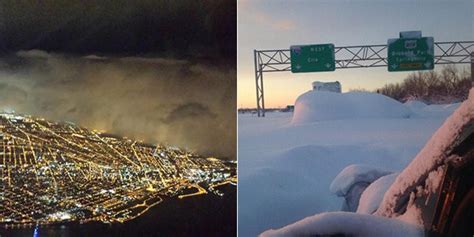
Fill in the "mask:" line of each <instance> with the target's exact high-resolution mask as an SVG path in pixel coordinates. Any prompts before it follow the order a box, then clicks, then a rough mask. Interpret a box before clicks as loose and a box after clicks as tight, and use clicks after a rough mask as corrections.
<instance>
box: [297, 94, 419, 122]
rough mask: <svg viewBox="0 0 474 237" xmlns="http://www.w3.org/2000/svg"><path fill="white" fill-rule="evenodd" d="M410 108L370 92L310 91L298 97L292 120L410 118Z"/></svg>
mask: <svg viewBox="0 0 474 237" xmlns="http://www.w3.org/2000/svg"><path fill="white" fill-rule="evenodd" d="M411 114H412V113H411V110H410V109H408V108H407V107H406V106H404V105H403V104H402V103H400V102H398V101H396V100H394V99H392V98H389V97H387V96H384V95H381V94H377V93H370V92H348V93H333V92H325V91H308V92H306V93H304V94H302V95H300V96H299V97H298V99H297V100H296V103H295V114H294V116H293V120H292V123H293V124H299V123H310V122H316V121H324V120H338V119H360V118H408V117H410V115H411Z"/></svg>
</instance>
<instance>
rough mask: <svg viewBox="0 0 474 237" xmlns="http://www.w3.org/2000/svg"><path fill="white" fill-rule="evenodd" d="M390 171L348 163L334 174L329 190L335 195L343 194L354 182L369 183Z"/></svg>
mask: <svg viewBox="0 0 474 237" xmlns="http://www.w3.org/2000/svg"><path fill="white" fill-rule="evenodd" d="M390 173H391V172H388V171H385V170H381V169H379V168H375V167H372V166H368V165H349V166H347V167H346V168H344V169H343V170H342V171H341V172H340V173H339V174H338V175H337V176H336V178H335V179H334V180H333V181H332V183H331V186H330V187H329V190H331V192H332V193H334V194H336V195H337V196H340V197H341V196H345V195H346V194H347V191H349V189H350V188H351V187H352V185H354V184H355V183H369V184H370V183H372V182H373V181H374V180H376V179H378V178H380V177H382V176H385V175H387V174H390Z"/></svg>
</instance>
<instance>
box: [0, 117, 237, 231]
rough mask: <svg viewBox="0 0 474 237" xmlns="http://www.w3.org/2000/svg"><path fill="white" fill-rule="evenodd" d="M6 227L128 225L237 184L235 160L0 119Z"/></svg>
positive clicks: (64, 126) (69, 127)
mask: <svg viewBox="0 0 474 237" xmlns="http://www.w3.org/2000/svg"><path fill="white" fill-rule="evenodd" d="M0 129H1V133H0V137H1V138H2V140H1V142H2V145H1V148H0V150H1V152H0V156H1V158H0V160H1V161H0V172H1V179H2V183H1V184H0V187H1V190H2V196H1V197H0V201H1V204H2V205H1V207H0V223H1V225H2V227H4V228H9V227H10V228H16V227H18V228H21V227H24V226H32V225H38V224H39V225H46V224H52V223H57V222H67V221H78V222H81V223H85V222H88V221H101V222H104V223H110V222H125V221H128V220H131V219H134V218H136V217H138V216H140V215H141V214H143V213H144V212H146V211H147V210H148V209H149V208H151V207H153V206H155V205H158V204H159V203H160V202H161V201H163V199H167V198H169V197H173V196H177V197H178V198H180V199H182V198H187V197H190V196H194V195H200V194H207V193H208V192H211V193H213V194H215V195H219V196H222V195H224V193H222V192H220V191H219V186H221V185H225V184H229V183H233V184H234V185H235V184H236V182H237V180H236V169H235V168H236V167H235V163H234V162H226V161H222V160H219V159H216V158H213V157H208V158H205V157H200V156H198V155H195V154H193V153H190V152H187V151H184V150H181V149H179V148H175V147H166V146H161V145H150V144H145V143H142V142H137V141H134V140H131V139H127V138H121V137H117V136H114V135H110V134H103V133H100V132H98V131H89V130H87V129H85V128H81V127H79V126H76V125H74V124H71V123H56V122H52V121H47V120H44V119H38V118H32V117H29V116H20V115H15V114H0Z"/></svg>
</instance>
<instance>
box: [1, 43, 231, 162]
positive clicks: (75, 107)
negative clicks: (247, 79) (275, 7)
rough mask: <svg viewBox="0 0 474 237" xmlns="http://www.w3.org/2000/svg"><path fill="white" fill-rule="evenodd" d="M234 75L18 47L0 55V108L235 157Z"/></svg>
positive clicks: (189, 64) (178, 63) (195, 65)
mask: <svg viewBox="0 0 474 237" xmlns="http://www.w3.org/2000/svg"><path fill="white" fill-rule="evenodd" d="M235 73H236V71H235V68H231V67H227V66H212V65H210V64H204V63H199V62H196V61H194V60H186V59H179V60H177V59H170V58H159V57H154V58H144V57H138V56H133V57H132V56H130V57H114V56H96V55H84V56H81V57H77V56H71V55H69V54H57V53H47V52H44V51H41V50H31V51H20V52H18V53H16V54H15V55H14V56H10V57H5V58H3V59H2V60H0V110H15V111H16V112H18V113H24V114H31V115H35V116H41V117H45V118H48V119H53V120H60V121H64V120H65V121H71V122H75V123H77V124H79V125H82V126H85V127H87V128H90V129H100V130H106V131H107V132H109V133H115V134H120V135H123V136H127V137H131V138H135V139H141V140H144V141H147V142H152V143H154V142H157V143H158V142H159V143H165V144H170V145H176V146H179V147H185V148H189V149H191V150H195V151H197V152H198V153H201V154H206V155H213V156H219V157H227V158H229V159H235V152H236V145H235V144H236V118H235V110H236V108H235V104H236V103H235V101H236V85H235V80H236V79H235Z"/></svg>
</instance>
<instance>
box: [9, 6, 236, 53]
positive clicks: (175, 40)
mask: <svg viewBox="0 0 474 237" xmlns="http://www.w3.org/2000/svg"><path fill="white" fill-rule="evenodd" d="M30 49H41V50H44V51H47V52H56V53H58V52H60V53H72V54H82V55H86V54H93V53H94V54H106V55H110V54H113V55H143V54H147V55H149V54H153V55H160V56H167V57H175V58H177V57H179V58H183V57H194V58H211V60H213V61H216V60H220V61H231V62H235V55H236V1H233V0H199V1H194V0H172V1H171V0H133V1H130V0H95V1H80V0H68V1H52V0H46V1H38V0H25V1H17V0H2V1H1V2H0V52H1V53H3V54H6V53H11V52H16V51H18V50H30Z"/></svg>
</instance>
